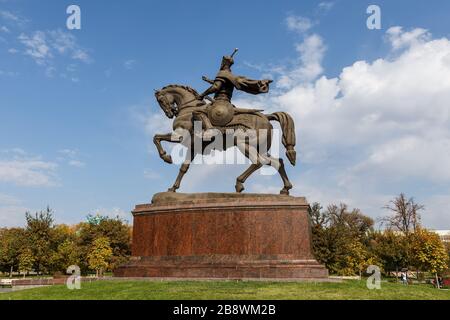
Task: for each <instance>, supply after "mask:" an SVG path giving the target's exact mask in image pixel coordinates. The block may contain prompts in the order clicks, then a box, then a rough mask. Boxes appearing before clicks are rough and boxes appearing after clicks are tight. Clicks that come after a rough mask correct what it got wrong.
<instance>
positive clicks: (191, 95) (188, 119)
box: [153, 49, 296, 195]
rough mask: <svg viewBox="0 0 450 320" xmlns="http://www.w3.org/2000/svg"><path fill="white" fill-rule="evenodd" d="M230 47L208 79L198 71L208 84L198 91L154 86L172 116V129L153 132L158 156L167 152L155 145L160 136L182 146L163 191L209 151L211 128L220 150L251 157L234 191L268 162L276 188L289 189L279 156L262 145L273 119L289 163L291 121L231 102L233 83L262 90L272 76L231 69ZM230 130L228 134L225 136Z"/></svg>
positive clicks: (256, 91)
mask: <svg viewBox="0 0 450 320" xmlns="http://www.w3.org/2000/svg"><path fill="white" fill-rule="evenodd" d="M236 52H237V49H235V51H234V52H233V54H232V55H231V56H224V57H223V59H222V64H221V66H220V71H219V73H218V74H217V76H216V78H215V79H214V80H209V79H208V78H206V77H203V80H205V81H206V82H208V83H210V84H211V86H210V87H209V88H208V89H207V90H206V91H205V92H203V93H202V94H198V92H197V91H196V90H194V89H192V88H190V87H188V86H181V85H168V86H166V87H164V88H162V89H161V90H158V91H156V92H155V97H156V100H157V101H158V103H159V105H160V107H161V109H162V110H163V111H164V113H165V114H166V116H167V117H168V118H171V119H172V118H174V117H175V120H174V122H173V132H171V133H168V134H157V135H155V137H154V138H153V141H154V143H155V145H156V148H157V149H158V153H159V156H160V157H161V158H162V159H163V160H164V161H165V162H167V163H172V158H171V156H170V155H169V154H167V152H166V151H165V150H164V149H163V147H162V146H161V141H167V142H173V143H181V144H183V145H184V146H186V147H187V148H188V152H187V156H186V159H185V161H184V162H183V164H182V165H181V168H180V172H179V174H178V177H177V179H176V181H175V183H174V185H173V186H172V187H171V188H170V189H169V191H172V192H175V191H176V190H177V189H178V188H179V187H180V183H181V180H182V178H183V176H184V175H185V174H186V172H187V171H188V169H189V166H190V164H191V162H192V160H193V159H194V158H195V156H196V155H197V154H204V155H206V154H208V153H209V152H210V151H211V150H209V151H208V148H207V146H208V145H209V144H210V141H207V140H210V139H211V137H212V136H214V135H216V134H219V135H221V136H222V138H223V141H224V142H223V145H222V146H221V149H220V150H226V149H228V148H230V147H234V146H236V147H237V148H238V149H239V150H240V151H241V152H242V153H243V154H244V155H245V156H246V157H247V158H248V159H250V161H251V162H252V164H251V165H250V167H249V168H248V169H247V170H246V171H245V172H244V173H242V174H241V175H240V176H239V177H238V178H237V179H236V192H242V191H243V190H244V183H245V181H246V180H247V179H248V177H249V176H250V175H251V174H252V173H254V172H255V171H257V170H258V169H260V168H261V167H262V166H263V165H270V166H272V167H274V168H275V169H276V170H277V171H278V173H279V174H280V176H281V179H282V180H283V184H284V186H283V189H281V191H280V193H281V194H285V195H288V194H289V190H290V189H292V184H291V183H290V181H289V179H288V177H287V174H286V170H285V168H284V163H283V159H277V158H274V157H272V156H271V155H270V154H269V152H268V150H270V147H271V144H272V130H273V127H272V125H271V123H270V121H278V122H279V123H280V126H281V129H282V142H283V145H284V147H285V148H286V156H287V158H288V159H289V161H290V163H291V164H292V165H294V166H295V162H296V152H295V140H296V138H295V126H294V121H293V119H292V117H291V116H290V115H289V114H288V113H286V112H275V113H272V114H268V115H265V114H263V113H262V112H261V111H262V110H256V109H241V108H236V107H235V106H234V105H233V104H232V103H231V98H232V96H233V91H234V89H237V90H241V91H244V92H247V93H251V94H260V93H267V92H269V85H270V83H271V82H272V80H251V79H248V78H246V77H242V76H236V75H234V74H233V73H232V71H231V67H232V65H233V64H234V58H233V56H234V55H235V53H236ZM209 94H214V100H212V99H211V98H209V97H208V95H209ZM207 97H208V98H209V100H211V101H212V102H211V103H206V102H205V101H204V99H205V98H207ZM196 121H198V122H199V123H201V127H200V128H201V132H196V130H194V128H196V126H195V125H194V124H195V122H196ZM186 132H187V133H188V135H187V136H186ZM249 132H251V133H252V134H249ZM199 133H200V136H201V137H203V139H202V138H200V139H201V141H200V144H201V148H200V150H196V149H195V143H196V141H197V143H198V139H199V136H198V134H199ZM230 134H231V135H232V139H227V136H228V135H230ZM228 138H229V137H228ZM228 141H231V143H229V142H228Z"/></svg>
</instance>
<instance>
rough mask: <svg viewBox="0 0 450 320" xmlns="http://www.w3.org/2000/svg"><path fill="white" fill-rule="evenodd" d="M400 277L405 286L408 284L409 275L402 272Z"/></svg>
mask: <svg viewBox="0 0 450 320" xmlns="http://www.w3.org/2000/svg"><path fill="white" fill-rule="evenodd" d="M400 277H401V280H402V283H403V284H408V275H407V274H406V272H402V273H401V276H400Z"/></svg>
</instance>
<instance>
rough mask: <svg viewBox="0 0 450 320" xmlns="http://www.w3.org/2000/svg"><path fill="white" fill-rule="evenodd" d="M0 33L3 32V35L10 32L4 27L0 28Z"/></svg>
mask: <svg viewBox="0 0 450 320" xmlns="http://www.w3.org/2000/svg"><path fill="white" fill-rule="evenodd" d="M0 31H1V32H4V33H10V32H11V31H9V29H8V28H7V27H5V26H1V27H0Z"/></svg>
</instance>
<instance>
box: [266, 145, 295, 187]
mask: <svg viewBox="0 0 450 320" xmlns="http://www.w3.org/2000/svg"><path fill="white" fill-rule="evenodd" d="M261 157H262V158H265V159H267V160H268V161H269V164H270V165H271V166H272V167H274V168H275V170H277V171H278V173H279V174H280V177H281V179H282V180H283V184H284V187H283V189H281V191H280V194H285V195H289V190H291V189H292V184H291V182H290V181H289V178H288V176H287V173H286V169H285V168H284V161H283V159H281V158H280V159H277V158H274V157H272V156H271V155H269V154H268V155H261Z"/></svg>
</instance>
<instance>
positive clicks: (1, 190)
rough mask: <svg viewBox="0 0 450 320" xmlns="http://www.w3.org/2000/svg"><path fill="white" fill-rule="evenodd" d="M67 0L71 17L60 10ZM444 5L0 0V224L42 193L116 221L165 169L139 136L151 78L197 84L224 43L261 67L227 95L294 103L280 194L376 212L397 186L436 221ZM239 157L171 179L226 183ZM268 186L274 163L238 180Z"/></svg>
mask: <svg viewBox="0 0 450 320" xmlns="http://www.w3.org/2000/svg"><path fill="white" fill-rule="evenodd" d="M72 4H75V5H78V6H79V7H80V9H81V29H80V30H69V29H68V28H67V26H66V20H67V18H68V17H69V15H68V14H67V13H66V9H67V7H68V6H69V5H72ZM369 5H378V6H379V8H380V9H381V29H379V30H377V29H375V30H371V29H368V28H367V24H366V21H367V19H368V18H369V14H367V12H366V10H367V7H368V6H369ZM448 12H450V2H448V1H446V0H435V1H432V2H430V1H406V0H397V1H365V0H330V1H264V2H261V1H253V0H250V1H232V0H229V1H226V2H220V3H212V2H210V1H178V0H173V1H144V0H134V1H119V0H108V1H106V0H95V1H93V0H90V1H88V0H71V1H64V0H40V1H32V0H0V227H3V226H8V227H11V226H21V225H23V224H24V223H25V219H24V214H25V212H26V211H30V212H34V211H38V210H42V209H44V208H45V207H46V206H47V205H49V206H50V207H51V208H53V210H54V215H55V218H56V222H57V223H77V222H79V221H82V220H85V218H86V216H87V215H88V214H96V213H99V214H103V215H110V216H116V215H119V216H121V217H122V218H124V219H127V220H128V221H129V222H131V221H132V216H131V214H130V211H131V210H132V209H133V208H134V206H135V205H136V204H140V203H146V202H149V201H150V200H151V198H152V196H153V194H155V193H157V192H162V191H165V190H167V188H168V187H170V186H171V185H172V183H173V180H174V179H175V177H176V175H177V173H178V166H176V165H168V164H165V163H164V162H163V161H162V160H161V159H160V158H159V157H158V154H157V152H156V149H155V147H154V145H153V143H152V138H153V135H154V134H156V133H169V132H171V121H170V120H169V119H167V118H166V117H165V116H164V114H163V113H162V112H161V109H160V108H159V106H158V104H157V102H156V101H155V99H154V96H153V91H154V89H159V88H162V87H163V86H165V85H168V84H185V85H189V86H191V87H193V88H195V89H197V90H198V91H203V90H205V89H206V88H207V85H206V83H204V82H203V81H202V80H201V77H202V76H203V75H206V76H208V77H213V76H214V75H215V74H216V72H217V71H218V68H219V66H220V61H221V57H222V56H223V55H225V54H231V52H232V51H233V49H234V48H236V47H238V48H239V49H240V50H239V52H238V54H237V55H236V57H235V65H234V66H233V71H234V72H235V73H236V74H241V75H245V76H248V77H251V78H258V79H259V78H270V79H273V80H274V83H273V84H272V87H271V90H270V93H268V94H265V95H260V96H248V95H246V94H245V93H238V94H236V96H235V100H234V104H235V105H237V106H239V107H250V108H255V107H257V108H262V109H264V110H265V112H267V113H270V112H274V111H285V112H288V113H290V114H291V115H292V116H293V118H294V119H295V123H296V133H297V140H298V144H297V152H298V164H297V166H296V167H292V166H290V165H288V167H287V173H288V175H289V176H290V179H291V180H292V182H293V184H294V188H293V190H292V194H293V195H296V196H306V197H307V199H308V201H309V202H311V203H312V202H316V201H317V202H320V203H321V204H322V205H323V206H327V205H329V204H332V203H340V202H344V203H346V204H348V205H349V207H351V208H353V207H355V208H359V209H360V210H362V212H364V213H365V214H367V215H370V216H371V217H373V218H375V219H376V218H378V217H380V216H383V215H386V214H387V212H386V210H384V209H383V207H384V206H385V205H386V204H387V203H388V202H389V200H391V199H392V198H393V197H395V196H396V195H398V194H399V193H401V192H404V193H406V194H407V196H410V197H414V198H415V200H416V201H417V202H419V203H422V204H424V205H425V208H426V210H425V211H424V212H423V213H422V220H423V224H424V225H425V226H426V227H428V228H434V229H450V213H449V212H450V106H449V104H448V101H450V31H449V30H450V28H449V27H450V25H449V24H450V22H449V20H448V18H447V16H448ZM244 169H245V167H243V166H242V165H210V166H205V165H194V166H192V168H191V170H190V171H189V172H188V174H187V175H186V177H185V180H184V181H183V184H182V187H181V189H180V192H206V191H213V192H233V191H234V184H235V179H236V177H237V176H238V175H240V173H241V172H242V171H244ZM280 189H281V182H280V179H279V177H278V176H267V175H262V174H255V175H254V176H252V177H251V178H250V179H249V180H248V181H247V182H246V192H262V193H278V192H279V190H280Z"/></svg>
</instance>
